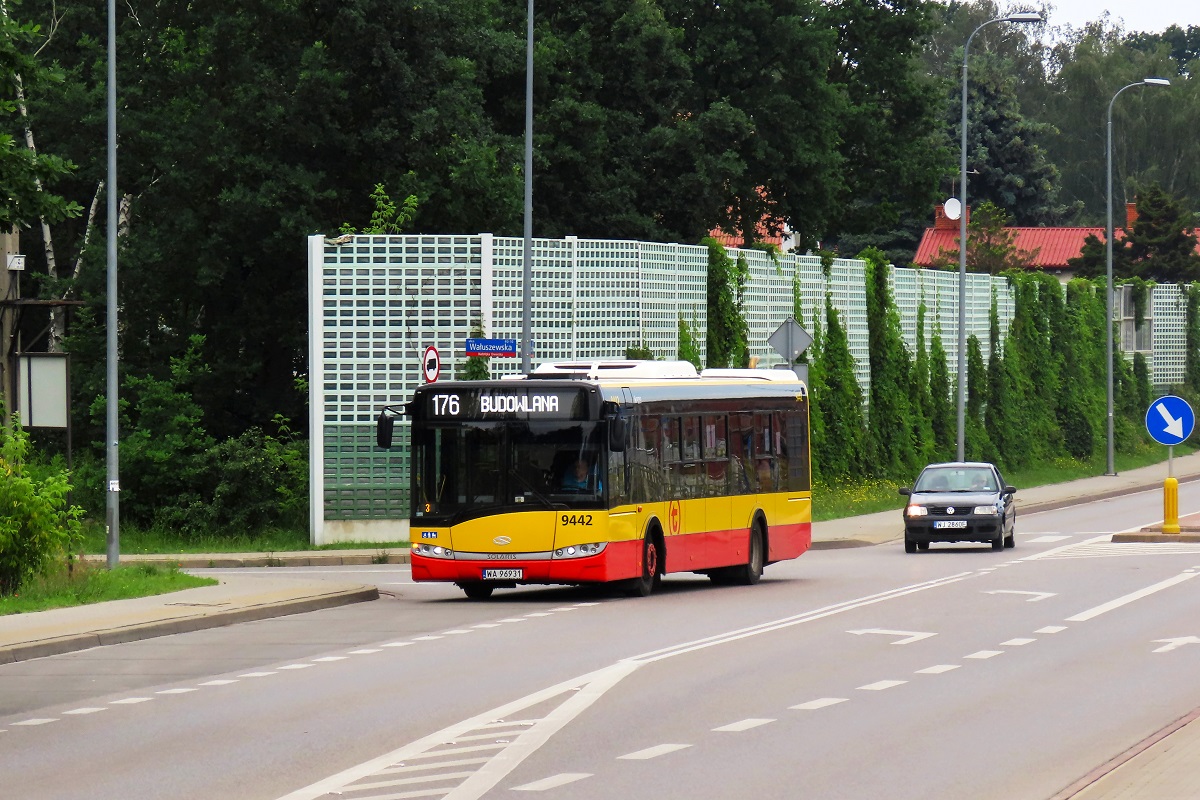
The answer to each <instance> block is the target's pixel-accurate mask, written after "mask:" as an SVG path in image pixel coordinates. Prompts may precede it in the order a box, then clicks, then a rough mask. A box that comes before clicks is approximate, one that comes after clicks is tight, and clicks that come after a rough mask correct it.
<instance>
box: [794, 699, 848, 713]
mask: <svg viewBox="0 0 1200 800" xmlns="http://www.w3.org/2000/svg"><path fill="white" fill-rule="evenodd" d="M847 699H848V698H845V697H822V698H820V699H819V700H809V701H808V702H807V703H800V704H799V705H795V706H788V708H792V709H795V710H796V711H816V710H817V709H818V708H828V707H829V706H836V705H837V704H838V703H844V702H846V700H847Z"/></svg>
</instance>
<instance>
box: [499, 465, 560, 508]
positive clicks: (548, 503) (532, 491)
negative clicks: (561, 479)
mask: <svg viewBox="0 0 1200 800" xmlns="http://www.w3.org/2000/svg"><path fill="white" fill-rule="evenodd" d="M508 474H509V475H511V476H513V477H514V478H516V479H517V481H518V482H519V483H520V484H521V485H522V486H524V487H525V488H526V489H528V490H529V493H530V494H531V495H533V496H534V497H536V498H537V499H538V500H539V501H540V502H541V504H542V505H544V506H545V507H546V508H550V509H553V510H555V511H559V510H562V509H565V508H567V507H568V506H567V505H565V504H563V503H555V502H553V501H552V500H550V498H548V497H546V496H545V495H544V494H542V493H541V492H539V491H538V490H537V489H535V488H533V484H532V483H530V482H529V480H528V479H527V478H526V477H525V476H524V475H522V474H521V473H519V472H517V471H516V470H515V469H510V470H509V471H508Z"/></svg>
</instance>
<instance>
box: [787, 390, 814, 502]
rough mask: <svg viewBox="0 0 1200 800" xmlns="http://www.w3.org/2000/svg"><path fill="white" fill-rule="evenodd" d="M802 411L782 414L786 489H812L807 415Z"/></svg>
mask: <svg viewBox="0 0 1200 800" xmlns="http://www.w3.org/2000/svg"><path fill="white" fill-rule="evenodd" d="M806 411H807V409H805V410H804V411H789V412H787V413H786V414H785V415H784V422H785V424H786V426H787V427H786V431H787V433H786V436H785V438H784V441H785V442H786V445H787V451H786V452H787V453H788V471H787V483H786V484H785V485H786V486H787V488H788V489H790V490H792V491H794V492H807V491H809V490H810V489H812V476H811V474H810V468H809V461H808V458H809V456H808V415H807V413H806Z"/></svg>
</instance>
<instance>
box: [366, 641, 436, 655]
mask: <svg viewBox="0 0 1200 800" xmlns="http://www.w3.org/2000/svg"><path fill="white" fill-rule="evenodd" d="M439 638H440V637H439ZM347 652H349V653H350V655H352V656H369V655H371V654H372V653H382V652H383V651H382V650H380V649H379V648H378V647H360V648H359V649H357V650H348V651H347Z"/></svg>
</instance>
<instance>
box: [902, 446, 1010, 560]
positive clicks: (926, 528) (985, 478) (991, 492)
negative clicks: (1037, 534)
mask: <svg viewBox="0 0 1200 800" xmlns="http://www.w3.org/2000/svg"><path fill="white" fill-rule="evenodd" d="M1016 491H1017V490H1016V488H1015V487H1013V486H1008V485H1007V484H1005V483H1004V478H1003V477H1002V476H1001V475H1000V470H998V469H996V467H995V465H994V464H988V463H985V462H982V461H956V462H951V463H947V464H930V465H929V466H927V467H925V469H923V470H921V474H920V475H918V476H917V482H916V483H915V484H913V487H912V488H911V489H910V488H908V487H907V486H902V487H900V494H902V495H906V496H907V497H908V505H906V506H905V507H904V552H906V553H915V552H916V551H917V549H918V548H919V549H921V550H928V549H929V544H930V542H990V543H991V545H992V549H993V550H1001V549H1003V548H1005V547H1013V546H1014V545H1016V539H1015V530H1016V525H1017V506H1016V502H1015V500H1014V498H1013V495H1014V494H1015V493H1016Z"/></svg>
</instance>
